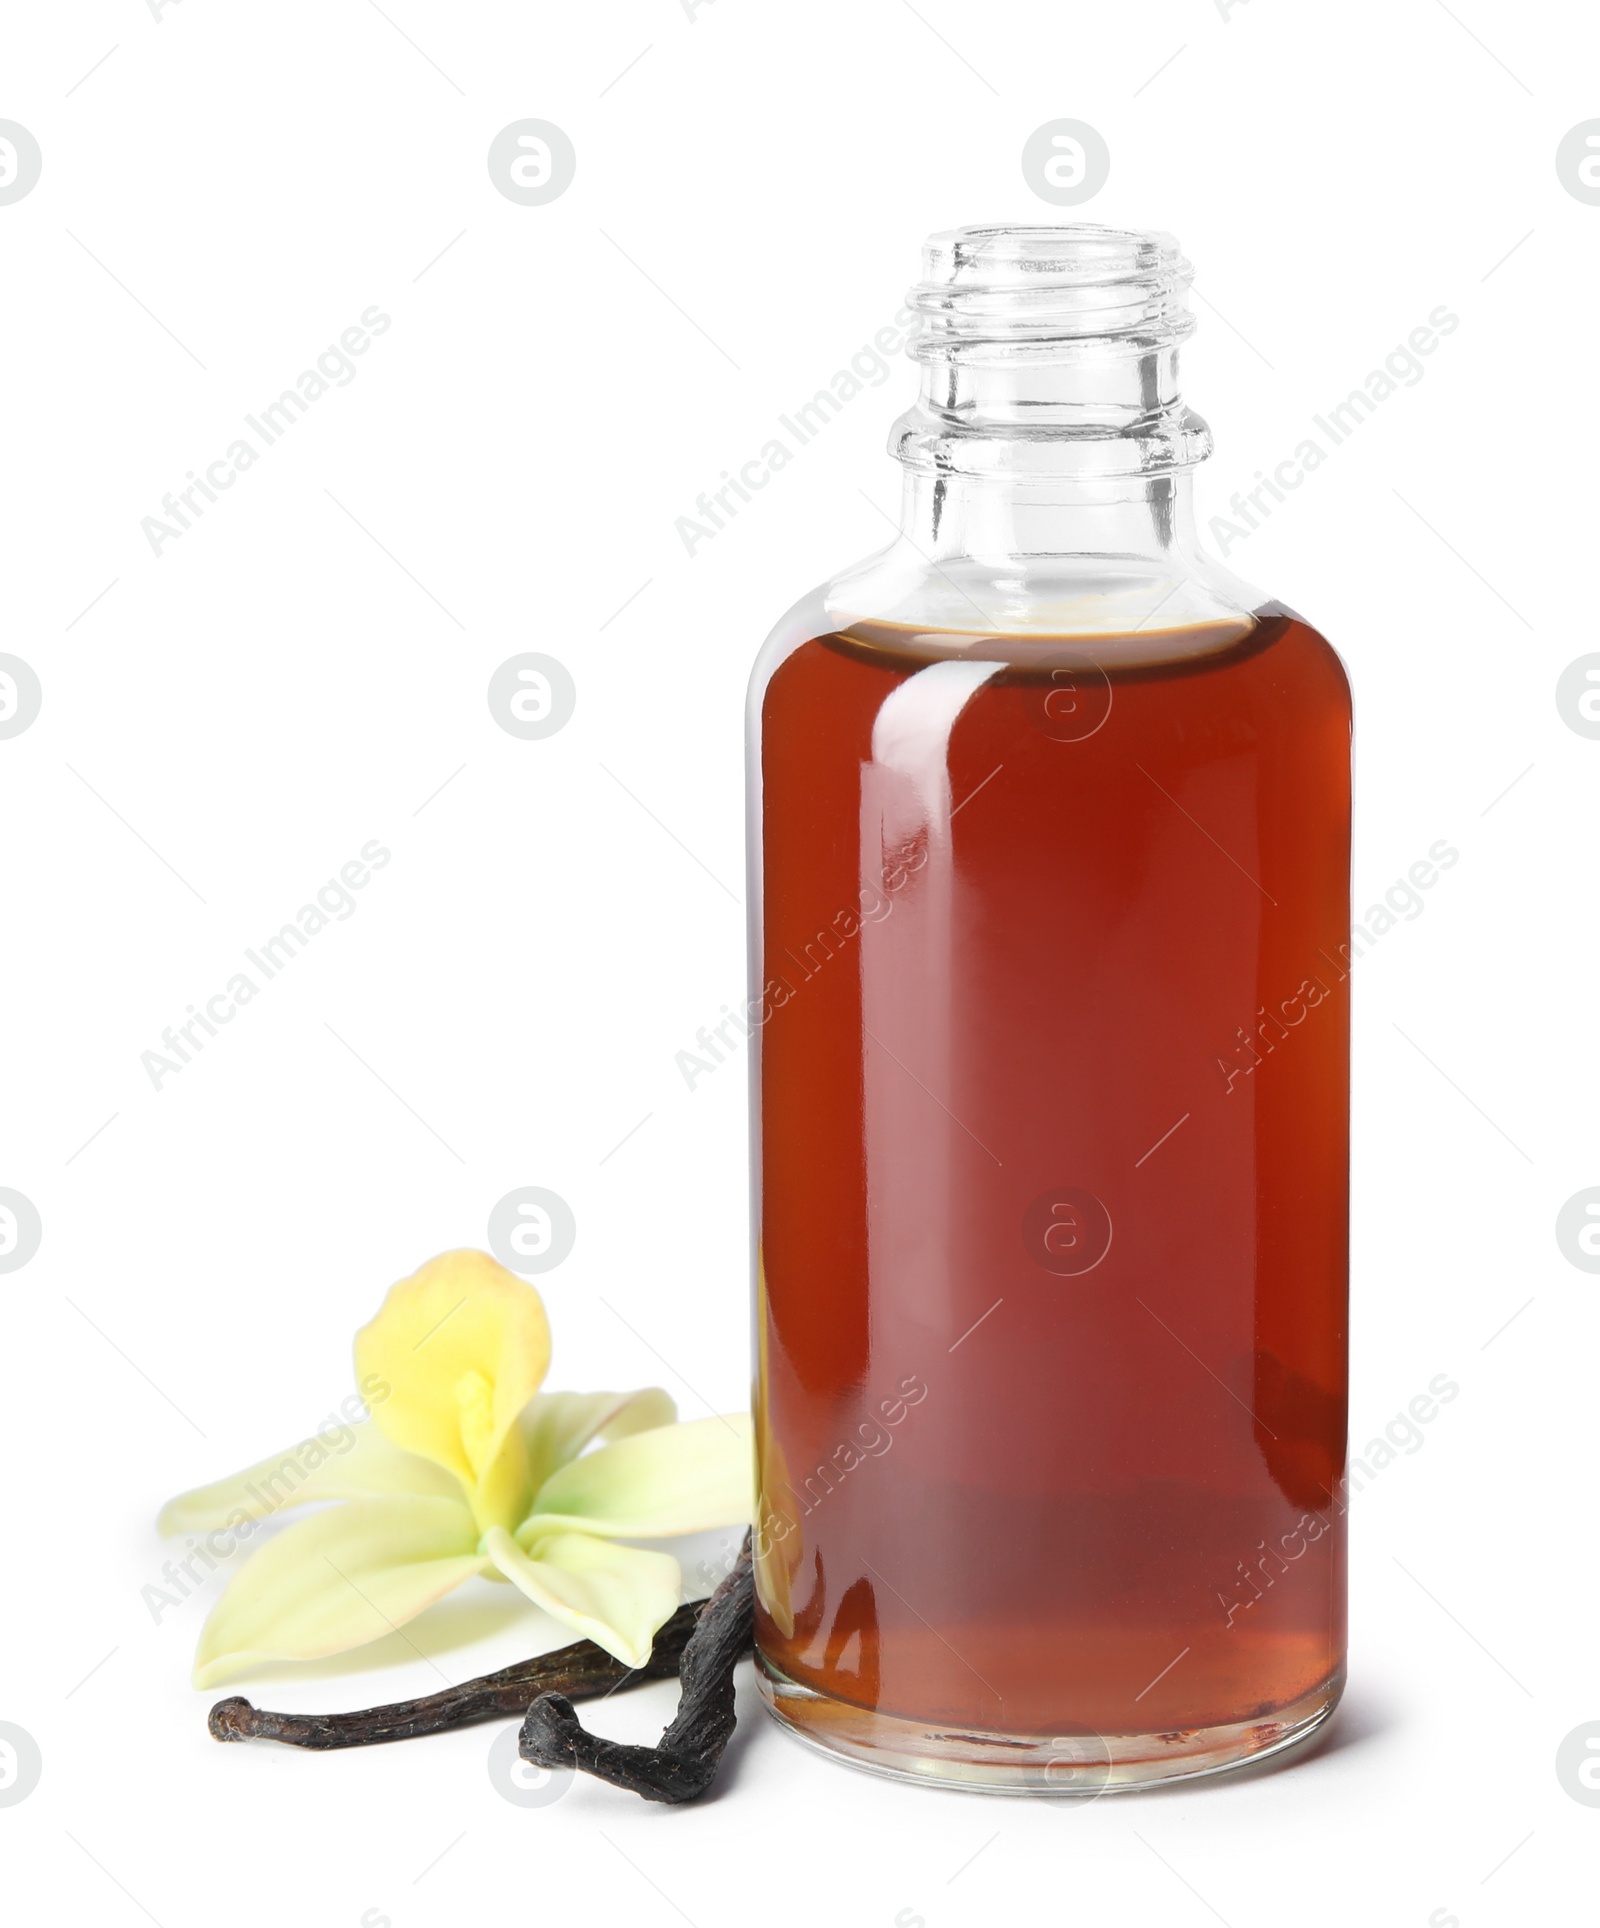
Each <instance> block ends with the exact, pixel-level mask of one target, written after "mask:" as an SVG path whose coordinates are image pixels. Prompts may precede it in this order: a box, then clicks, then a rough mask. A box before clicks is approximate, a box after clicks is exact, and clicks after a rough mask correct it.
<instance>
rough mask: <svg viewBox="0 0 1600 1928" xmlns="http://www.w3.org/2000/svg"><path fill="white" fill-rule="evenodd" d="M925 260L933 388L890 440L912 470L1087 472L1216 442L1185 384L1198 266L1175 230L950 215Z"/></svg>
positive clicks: (1157, 465)
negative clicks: (1182, 375) (994, 223)
mask: <svg viewBox="0 0 1600 1928" xmlns="http://www.w3.org/2000/svg"><path fill="white" fill-rule="evenodd" d="M923 267H924V278H923V280H922V281H920V282H919V283H918V284H917V285H916V287H914V288H913V289H912V290H911V291H910V294H909V296H908V297H907V300H908V305H909V306H910V307H911V308H912V309H913V310H914V311H915V313H916V314H917V316H918V318H919V320H918V325H917V328H916V331H915V333H914V335H913V337H912V340H911V343H910V346H909V349H908V353H909V354H910V356H911V358H912V359H913V360H914V361H916V362H917V363H919V364H920V366H921V369H922V390H921V395H920V397H919V399H918V401H917V403H916V405H915V406H914V407H913V408H912V409H910V410H909V411H908V412H907V413H906V414H905V415H903V416H901V418H900V419H899V421H898V422H896V424H895V426H894V430H893V432H892V434H891V437H890V443H889V447H890V452H891V453H892V454H893V455H894V456H895V457H896V458H897V459H898V460H899V461H900V462H902V463H904V464H905V466H906V467H907V468H908V469H910V470H912V471H914V472H920V473H923V474H933V475H950V476H974V477H981V476H995V477H1005V476H1013V477H1018V478H1027V477H1035V478H1040V479H1043V478H1051V477H1054V478H1062V479H1067V478H1077V479H1081V480H1083V481H1085V482H1090V481H1092V480H1094V479H1095V478H1097V477H1105V478H1112V477H1128V476H1146V477H1149V476H1161V475H1170V474H1173V473H1175V472H1177V471H1180V470H1185V469H1189V468H1192V467H1193V466H1194V465H1195V464H1196V463H1199V462H1202V461H1204V460H1205V458H1206V456H1207V455H1209V454H1210V452H1211V434H1210V430H1209V429H1208V428H1207V427H1206V425H1205V423H1204V422H1203V421H1202V420H1201V419H1200V417H1199V416H1198V415H1196V414H1194V413H1193V412H1192V411H1191V410H1190V409H1188V408H1186V407H1185V406H1184V404H1183V400H1182V397H1181V395H1180V394H1179V391H1178V350H1179V347H1180V346H1181V344H1182V343H1183V341H1184V340H1185V339H1186V337H1187V336H1188V335H1189V334H1190V333H1191V332H1192V331H1193V329H1194V316H1193V315H1192V314H1191V313H1190V311H1189V308H1188V304H1187V291H1188V287H1189V282H1190V280H1191V277H1192V271H1191V269H1190V267H1189V264H1188V262H1187V261H1185V260H1184V258H1183V256H1182V255H1181V254H1180V253H1179V252H1178V248H1177V244H1176V243H1175V242H1174V241H1173V240H1172V238H1171V237H1170V236H1169V235H1164V234H1138V233H1133V232H1130V231H1123V230H1119V229H1114V228H1103V227H1097V226H1092V225H1089V224H1086V223H1085V224H1079V225H1076V226H1070V227H994V228H955V229H951V230H950V231H948V232H946V233H943V234H935V235H932V236H930V237H929V239H928V241H927V242H926V244H925V245H924V249H923Z"/></svg>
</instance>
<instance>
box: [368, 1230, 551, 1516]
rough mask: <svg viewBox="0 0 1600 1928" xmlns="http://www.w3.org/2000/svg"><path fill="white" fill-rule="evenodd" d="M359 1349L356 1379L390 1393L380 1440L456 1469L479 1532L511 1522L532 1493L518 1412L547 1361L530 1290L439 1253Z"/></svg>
mask: <svg viewBox="0 0 1600 1928" xmlns="http://www.w3.org/2000/svg"><path fill="white" fill-rule="evenodd" d="M355 1350H356V1377H357V1380H358V1382H359V1383H361V1384H362V1385H363V1386H366V1385H367V1384H368V1383H369V1382H370V1380H373V1379H375V1380H376V1381H377V1382H378V1383H380V1384H381V1385H382V1386H383V1388H384V1389H385V1390H384V1393H383V1395H382V1396H381V1397H378V1398H375V1399H374V1401H373V1405H372V1416H373V1419H374V1421H375V1422H376V1424H377V1425H378V1426H379V1427H380V1428H381V1429H382V1430H383V1432H384V1433H386V1434H387V1435H388V1437H389V1438H390V1439H391V1440H393V1442H394V1443H395V1445H397V1446H400V1447H403V1448H404V1449H405V1450H406V1451H407V1452H409V1453H420V1454H421V1456H422V1457H423V1458H424V1459H429V1460H432V1461H433V1463H434V1464H435V1465H436V1466H443V1467H444V1468H445V1469H446V1470H447V1471H449V1472H451V1473H453V1474H454V1475H455V1476H456V1478H457V1479H458V1480H460V1481H461V1483H462V1485H463V1486H464V1487H465V1488H466V1489H467V1492H468V1494H469V1495H470V1496H471V1499H472V1503H473V1510H474V1512H475V1513H476V1514H477V1516H478V1520H479V1524H480V1526H487V1525H489V1524H492V1523H503V1524H510V1523H511V1522H513V1521H514V1520H515V1519H516V1518H517V1517H518V1514H519V1512H520V1511H521V1510H522V1509H523V1505H524V1502H525V1500H526V1497H527V1493H528V1490H529V1488H528V1476H527V1460H526V1454H525V1452H524V1449H523V1444H522V1438H521V1435H520V1433H518V1432H516V1431H515V1430H514V1429H515V1427H516V1422H517V1416H518V1414H519V1413H520V1412H521V1411H522V1409H523V1407H524V1406H525V1405H527V1403H528V1401H529V1400H530V1399H531V1398H532V1397H533V1395H534V1394H535V1393H536V1392H537V1391H538V1390H539V1385H540V1382H541V1381H542V1380H543V1378H544V1375H545V1372H546V1371H547V1369H548V1367H549V1364H550V1327H549V1325H548V1323H547V1321H546V1319H545V1315H544V1306H543V1304H542V1303H541V1301H540V1298H539V1295H538V1293H537V1292H535V1291H534V1289H533V1287H532V1286H531V1285H529V1284H528V1283H527V1281H526V1280H525V1279H519V1278H517V1277H516V1276H515V1275H514V1274H513V1273H510V1272H508V1271H507V1270H506V1269H505V1267H504V1266H502V1265H498V1264H496V1263H495V1261H494V1260H493V1259H492V1258H490V1257H489V1255H488V1253H487V1252H446V1253H444V1254H443V1255H442V1256H441V1257H439V1258H436V1259H430V1260H429V1261H428V1263H427V1264H426V1265H424V1266H423V1267H422V1268H421V1269H420V1270H419V1271H417V1272H414V1273H412V1275H411V1277H410V1278H409V1279H402V1280H401V1281H400V1283H399V1284H398V1285H396V1286H394V1287H392V1288H391V1290H390V1292H389V1296H388V1297H387V1298H386V1299H385V1300H384V1302H383V1305H382V1307H381V1309H380V1310H379V1312H378V1316H377V1317H376V1318H375V1319H374V1320H373V1321H372V1323H371V1324H370V1325H366V1326H363V1327H362V1328H361V1330H360V1331H359V1332H358V1333H357V1334H356V1348H355Z"/></svg>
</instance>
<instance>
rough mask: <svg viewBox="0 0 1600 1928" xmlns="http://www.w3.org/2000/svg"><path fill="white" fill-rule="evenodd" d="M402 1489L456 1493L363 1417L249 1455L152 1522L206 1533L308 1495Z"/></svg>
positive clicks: (339, 1496)
mask: <svg viewBox="0 0 1600 1928" xmlns="http://www.w3.org/2000/svg"><path fill="white" fill-rule="evenodd" d="M405 1493H411V1494H422V1495H424V1496H428V1495H431V1496H433V1497H435V1498H440V1499H457V1500H459V1499H460V1497H461V1487H460V1485H459V1483H458V1482H457V1481H456V1480H455V1479H453V1478H452V1477H451V1476H450V1474H448V1473H447V1472H445V1471H444V1470H443V1468H441V1467H438V1466H434V1465H432V1464H431V1463H430V1462H429V1461H428V1460H425V1459H418V1458H417V1456H416V1454H415V1453H403V1452H401V1450H400V1448H399V1447H398V1446H392V1445H391V1444H390V1443H389V1441H388V1440H386V1439H385V1438H384V1436H383V1434H382V1433H380V1432H379V1431H378V1429H377V1428H376V1427H375V1426H373V1425H371V1424H370V1423H368V1422H367V1421H365V1420H363V1421H360V1422H358V1423H357V1424H355V1425H353V1426H337V1427H334V1428H332V1429H329V1428H324V1429H323V1431H322V1432H320V1433H318V1434H316V1435H315V1437H314V1438H311V1439H302V1440H301V1441H300V1442H299V1444H298V1445H295V1446H289V1447H286V1448H285V1449H284V1450H283V1451H282V1452H281V1453H272V1454H270V1455H269V1456H268V1457H267V1458H266V1459H261V1460H257V1461H256V1463H255V1465H254V1466H247V1467H246V1468H245V1469H244V1471H243V1472H242V1473H233V1474H230V1475H229V1477H228V1478H227V1479H220V1480H216V1481H214V1482H213V1483H212V1484H211V1485H210V1486H197V1487H196V1488H195V1489H194V1491H193V1492H190V1493H180V1494H179V1495H178V1497H177V1498H176V1499H175V1500H168V1501H167V1503H166V1505H165V1506H164V1507H162V1509H161V1517H160V1519H159V1520H158V1521H157V1522H156V1524H157V1526H158V1527H159V1529H160V1530H161V1531H162V1532H163V1533H206V1532H210V1531H211V1530H212V1529H213V1528H215V1527H219V1526H227V1525H230V1524H231V1525H234V1526H237V1525H238V1524H239V1522H240V1520H241V1519H248V1520H261V1519H265V1518H267V1517H268V1515H269V1514H273V1513H282V1512H284V1511H286V1510H287V1509H288V1508H289V1507H291V1506H306V1505H308V1504H309V1503H310V1502H311V1501H312V1500H365V1499H380V1498H383V1497H385V1496H386V1495H400V1494H405Z"/></svg>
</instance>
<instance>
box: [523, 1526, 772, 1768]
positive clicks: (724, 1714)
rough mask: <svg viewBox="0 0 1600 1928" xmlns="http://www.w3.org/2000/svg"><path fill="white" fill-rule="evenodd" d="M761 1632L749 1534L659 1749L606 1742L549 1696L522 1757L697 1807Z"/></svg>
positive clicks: (692, 1648) (710, 1610) (686, 1654)
mask: <svg viewBox="0 0 1600 1928" xmlns="http://www.w3.org/2000/svg"><path fill="white" fill-rule="evenodd" d="M754 1627H755V1587H754V1583H753V1579H752V1565H751V1552H750V1535H749V1534H748V1533H747V1534H746V1535H745V1539H744V1545H743V1547H742V1548H741V1549H740V1553H739V1557H738V1559H737V1560H736V1561H735V1562H734V1564H733V1568H732V1570H731V1571H730V1572H729V1574H728V1576H727V1578H726V1579H725V1580H724V1581H723V1582H722V1584H721V1585H720V1586H719V1587H718V1588H717V1590H716V1592H715V1593H713V1594H712V1596H711V1598H710V1599H709V1600H708V1601H707V1602H706V1604H705V1610H704V1612H703V1613H702V1614H701V1616H700V1621H699V1625H698V1626H696V1628H695V1630H694V1632H693V1633H692V1634H691V1635H690V1637H689V1643H688V1645H687V1646H686V1647H685V1648H684V1650H683V1661H682V1665H681V1668H680V1672H681V1674H682V1677H683V1694H682V1697H681V1699H680V1700H679V1702H678V1711H677V1714H676V1715H675V1716H674V1718H673V1721H672V1725H671V1726H670V1727H669V1728H668V1729H667V1730H666V1732H665V1733H664V1734H663V1735H662V1736H661V1740H660V1742H659V1743H658V1745H656V1746H655V1747H627V1746H623V1745H622V1744H621V1743H619V1742H617V1741H608V1740H602V1739H601V1738H600V1736H599V1735H597V1734H591V1733H589V1732H588V1730H587V1729H586V1728H585V1727H584V1726H583V1725H582V1723H581V1722H580V1721H579V1719H578V1716H577V1713H576V1711H575V1709H574V1708H573V1705H572V1701H571V1699H570V1698H569V1697H568V1696H566V1695H564V1694H562V1693H560V1692H559V1691H549V1690H547V1691H546V1692H544V1693H542V1694H541V1695H540V1696H539V1698H538V1699H537V1700H536V1701H535V1702H534V1703H533V1705H532V1706H531V1707H530V1708H529V1709H528V1718H527V1719H526V1720H525V1721H524V1722H523V1724H522V1737H521V1741H520V1745H519V1752H520V1753H521V1755H522V1758H523V1759H524V1760H525V1761H531V1762H532V1763H533V1764H534V1766H536V1767H577V1768H581V1769H582V1770H583V1772H584V1773H585V1774H593V1775H595V1776H597V1777H598V1778H599V1779H600V1780H602V1781H610V1782H611V1784H612V1785H613V1786H614V1787H621V1788H626V1789H627V1790H628V1791H629V1792H630V1793H633V1794H639V1795H642V1796H643V1797H644V1799H645V1800H647V1801H692V1800H694V1799H695V1797H696V1796H697V1795H700V1794H703V1793H704V1792H705V1791H706V1789H707V1788H708V1787H709V1786H710V1785H711V1783H712V1780H713V1779H714V1778H715V1776H716V1772H717V1767H718V1765H719V1763H720V1762H721V1760H722V1751H723V1749H724V1748H725V1747H726V1746H727V1745H728V1741H729V1739H730V1737H731V1736H732V1734H733V1729H734V1719H735V1716H734V1710H733V1670H734V1668H735V1667H736V1666H737V1665H738V1663H739V1662H740V1661H741V1660H743V1659H744V1657H745V1655H746V1654H748V1653H749V1652H750V1649H751V1644H752V1640H753V1637H754Z"/></svg>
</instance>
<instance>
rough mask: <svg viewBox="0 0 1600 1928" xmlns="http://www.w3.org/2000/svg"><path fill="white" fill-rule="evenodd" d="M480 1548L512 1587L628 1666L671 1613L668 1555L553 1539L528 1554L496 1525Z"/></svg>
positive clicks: (673, 1583) (645, 1655)
mask: <svg viewBox="0 0 1600 1928" xmlns="http://www.w3.org/2000/svg"><path fill="white" fill-rule="evenodd" d="M483 1544H484V1550H485V1552H487V1554H488V1555H489V1558H490V1559H491V1560H493V1561H494V1563H495V1565H496V1566H497V1567H498V1568H499V1569H500V1571H501V1572H502V1573H503V1574H504V1575H505V1576H506V1578H507V1579H508V1580H509V1581H511V1583H512V1585H513V1586H516V1587H520V1588H521V1590H522V1591H523V1592H524V1593H525V1594H526V1595H527V1596H528V1598H529V1599H530V1600H532V1601H534V1602H535V1603H536V1604H537V1605H539V1606H541V1607H543V1608H544V1610H545V1612H546V1613H548V1614H551V1615H553V1616H554V1617H555V1618H556V1619H557V1620H559V1621H560V1622H561V1623H562V1624H563V1625H564V1626H568V1627H571V1628H572V1630H573V1632H574V1633H580V1634H583V1635H584V1636H585V1637H586V1638H587V1639H589V1640H592V1641H594V1643H595V1644H596V1646H599V1647H604V1648H605V1650H606V1652H607V1653H608V1654H615V1655H616V1657H617V1659H618V1660H620V1661H622V1662H623V1663H624V1664H625V1665H627V1666H629V1667H642V1666H643V1665H644V1663H645V1662H646V1661H647V1660H648V1659H649V1658H650V1648H651V1645H652V1644H653V1642H654V1640H655V1636H656V1629H657V1628H658V1627H659V1626H660V1625H661V1624H662V1622H663V1621H665V1620H670V1619H671V1617H672V1615H673V1614H674V1613H675V1612H676V1611H677V1607H678V1590H679V1587H680V1585H681V1582H682V1576H681V1575H680V1573H679V1571H678V1563H677V1561H676V1560H674V1559H673V1558H672V1556H671V1555H670V1554H668V1553H647V1552H645V1551H644V1550H643V1549H642V1548H640V1547H635V1546H615V1545H613V1544H612V1542H611V1541H609V1540H596V1539H593V1538H591V1536H590V1535H589V1534H587V1533H556V1534H552V1535H551V1536H550V1537H549V1538H548V1539H542V1540H540V1541H539V1542H538V1543H537V1544H536V1545H535V1547H534V1549H533V1553H532V1555H531V1556H530V1555H529V1554H526V1553H524V1552H523V1550H522V1549H521V1547H519V1546H518V1545H517V1543H516V1541H515V1540H514V1539H512V1537H511V1535H510V1534H509V1533H507V1532H505V1531H504V1530H503V1529H502V1528H500V1527H497V1526H496V1527H491V1528H490V1529H489V1531H488V1532H487V1533H486V1534H485V1535H484V1538H483Z"/></svg>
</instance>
